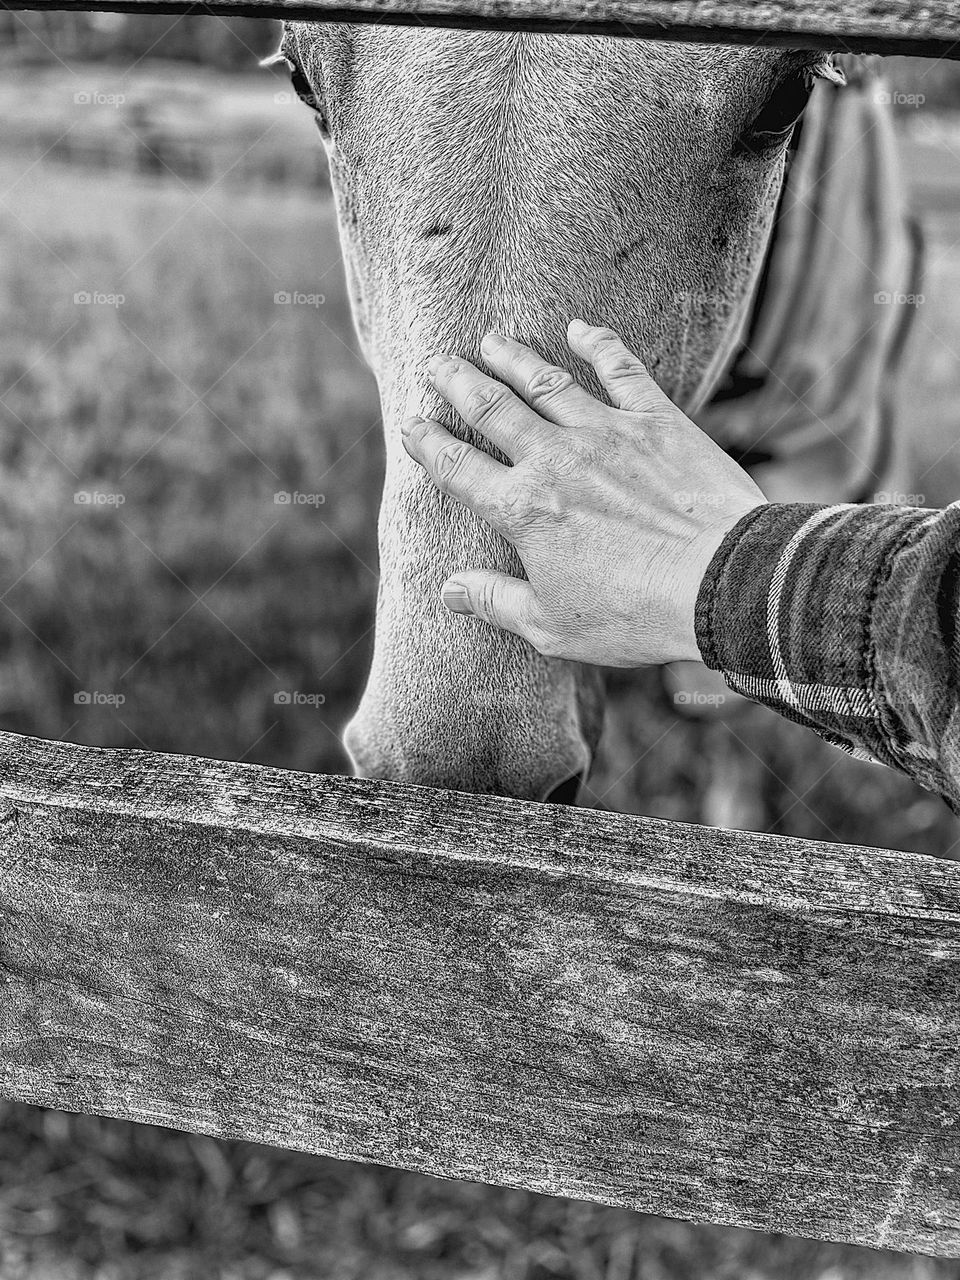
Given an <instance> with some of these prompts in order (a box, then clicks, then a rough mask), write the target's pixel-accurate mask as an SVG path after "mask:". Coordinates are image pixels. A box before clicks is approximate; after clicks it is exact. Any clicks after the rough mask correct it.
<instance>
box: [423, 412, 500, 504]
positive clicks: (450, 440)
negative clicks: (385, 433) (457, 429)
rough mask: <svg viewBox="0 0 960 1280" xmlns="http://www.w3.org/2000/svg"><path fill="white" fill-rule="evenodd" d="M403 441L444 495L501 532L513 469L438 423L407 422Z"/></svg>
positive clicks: (426, 421) (430, 420) (431, 421)
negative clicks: (505, 497) (503, 512)
mask: <svg viewBox="0 0 960 1280" xmlns="http://www.w3.org/2000/svg"><path fill="white" fill-rule="evenodd" d="M400 438H401V440H402V441H403V446H404V448H405V449H406V451H407V453H408V454H409V455H410V457H411V458H412V459H413V460H414V462H419V464H420V465H421V466H422V467H423V468H424V469H425V470H426V472H427V474H428V475H429V476H430V478H431V479H432V480H433V482H434V484H435V485H436V486H437V488H438V489H439V490H440V492H441V493H444V494H447V496H448V497H451V498H454V499H455V500H456V501H457V502H462V503H463V505H464V506H465V507H469V508H470V510H471V511H474V512H476V514H477V515H478V516H480V517H482V519H484V520H486V521H488V522H489V523H490V524H492V525H493V526H494V527H495V528H497V529H500V513H501V512H502V510H503V507H504V505H505V504H504V501H503V499H504V495H505V493H506V490H507V481H508V480H509V479H510V475H511V472H512V470H513V468H512V467H506V466H504V465H503V463H502V462H498V461H497V460H496V458H491V457H490V455H489V454H488V453H484V452H483V451H482V450H481V449H475V448H474V447H473V445H471V444H467V442H466V441H465V440H458V439H457V437H456V436H454V435H451V434H450V432H449V431H447V430H446V428H445V427H442V426H441V425H440V423H439V422H434V421H433V420H432V419H429V418H407V419H406V421H405V422H404V423H403V424H402V426H401V430H400Z"/></svg>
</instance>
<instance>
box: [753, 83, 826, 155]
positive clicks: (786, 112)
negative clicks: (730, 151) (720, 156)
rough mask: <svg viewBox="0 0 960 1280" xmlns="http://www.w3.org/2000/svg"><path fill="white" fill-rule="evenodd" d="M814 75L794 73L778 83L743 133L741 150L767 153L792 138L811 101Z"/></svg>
mask: <svg viewBox="0 0 960 1280" xmlns="http://www.w3.org/2000/svg"><path fill="white" fill-rule="evenodd" d="M812 90H813V77H812V76H810V75H803V74H799V75H792V76H790V77H789V78H788V79H786V80H784V81H783V83H782V84H780V85H778V86H777V88H776V90H775V92H774V93H773V94H772V96H771V97H770V98H768V99H767V101H766V103H765V104H764V106H763V109H762V110H761V111H760V112H759V114H758V115H756V116H754V118H753V119H752V120H751V122H750V124H749V125H748V126H747V128H746V130H745V131H744V133H743V134H742V136H741V137H740V140H739V142H738V145H737V150H738V151H743V152H753V153H754V154H763V153H764V152H768V151H773V150H775V149H776V148H777V147H781V146H783V145H784V144H785V143H786V142H788V141H789V139H790V135H791V134H792V133H793V131H794V129H795V128H796V126H797V123H798V122H799V120H800V117H801V116H802V115H803V112H804V108H805V107H806V105H807V103H808V102H809V101H810V94H811V92H812Z"/></svg>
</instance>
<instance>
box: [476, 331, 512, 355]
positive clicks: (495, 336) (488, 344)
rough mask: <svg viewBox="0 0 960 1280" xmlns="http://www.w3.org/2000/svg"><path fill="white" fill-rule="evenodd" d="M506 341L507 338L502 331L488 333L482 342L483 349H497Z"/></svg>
mask: <svg viewBox="0 0 960 1280" xmlns="http://www.w3.org/2000/svg"><path fill="white" fill-rule="evenodd" d="M505 342H506V338H505V337H504V336H503V334H502V333H495V332H492V333H488V334H487V335H486V336H485V337H484V339H483V341H482V342H481V343H480V350H481V351H496V350H497V348H498V347H502V346H503V344H504V343H505Z"/></svg>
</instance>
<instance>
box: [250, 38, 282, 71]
mask: <svg viewBox="0 0 960 1280" xmlns="http://www.w3.org/2000/svg"><path fill="white" fill-rule="evenodd" d="M283 46H284V41H283V39H282V38H281V40H280V48H279V49H277V50H276V51H275V52H274V53H268V54H267V56H266V57H265V58H261V59H260V61H259V62H258V63H257V66H259V67H275V66H276V65H277V63H278V62H286V63H287V64H288V65H289V63H290V59H289V58H288V57H287V55H286V54H285V53H284V52H283Z"/></svg>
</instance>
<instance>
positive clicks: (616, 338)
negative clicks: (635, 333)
mask: <svg viewBox="0 0 960 1280" xmlns="http://www.w3.org/2000/svg"><path fill="white" fill-rule="evenodd" d="M622 345H623V344H622V342H621V339H620V335H619V333H615V332H614V330H613V329H598V330H597V331H596V333H595V334H594V335H593V348H594V350H595V351H607V350H609V349H610V348H611V347H619V346H622Z"/></svg>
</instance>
